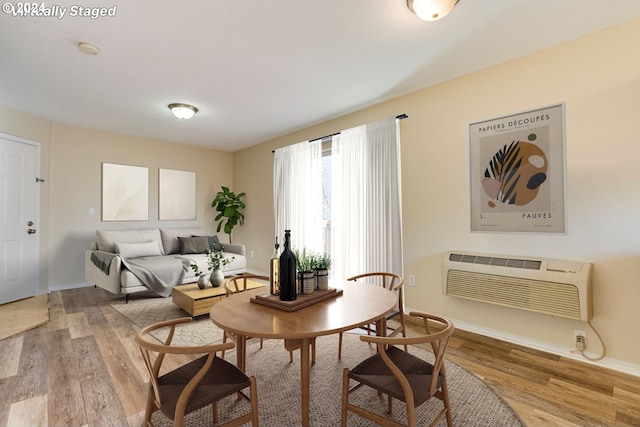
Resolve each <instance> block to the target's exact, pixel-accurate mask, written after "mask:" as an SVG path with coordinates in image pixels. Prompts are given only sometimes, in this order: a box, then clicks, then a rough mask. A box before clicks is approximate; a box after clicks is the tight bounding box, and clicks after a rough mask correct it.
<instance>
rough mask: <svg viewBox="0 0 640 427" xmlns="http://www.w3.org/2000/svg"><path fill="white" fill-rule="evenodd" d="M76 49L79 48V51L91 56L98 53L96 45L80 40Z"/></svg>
mask: <svg viewBox="0 0 640 427" xmlns="http://www.w3.org/2000/svg"><path fill="white" fill-rule="evenodd" d="M78 49H80V52H82V53H84V54H87V55H92V56H93V55H97V54H98V53H100V49H99V48H98V46H96V45H93V44H91V43H85V42H80V43H78Z"/></svg>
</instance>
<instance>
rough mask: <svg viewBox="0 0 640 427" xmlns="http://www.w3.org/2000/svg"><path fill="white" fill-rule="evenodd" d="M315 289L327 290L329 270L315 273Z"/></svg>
mask: <svg viewBox="0 0 640 427" xmlns="http://www.w3.org/2000/svg"><path fill="white" fill-rule="evenodd" d="M315 278H316V289H317V290H319V291H324V290H326V289H329V270H327V269H326V268H325V269H319V270H316V271H315Z"/></svg>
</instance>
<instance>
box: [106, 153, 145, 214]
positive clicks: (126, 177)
mask: <svg viewBox="0 0 640 427" xmlns="http://www.w3.org/2000/svg"><path fill="white" fill-rule="evenodd" d="M148 219H149V169H147V168H145V167H141V166H128V165H116V164H112V163H103V164H102V220H103V221H147V220H148Z"/></svg>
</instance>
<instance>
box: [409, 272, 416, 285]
mask: <svg viewBox="0 0 640 427" xmlns="http://www.w3.org/2000/svg"><path fill="white" fill-rule="evenodd" d="M415 285H416V276H414V275H413V274H410V275H409V286H415Z"/></svg>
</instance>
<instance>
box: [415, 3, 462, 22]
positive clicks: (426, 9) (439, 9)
mask: <svg viewBox="0 0 640 427" xmlns="http://www.w3.org/2000/svg"><path fill="white" fill-rule="evenodd" d="M457 3H458V0H407V7H409V9H410V10H411V11H412V12H413V13H415V14H416V15H418V18H420V19H422V20H423V21H437V20H438V19H442V18H444V17H445V16H447V15H448V14H449V12H451V11H452V10H453V7H454V6H455V5H456V4H457Z"/></svg>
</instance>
